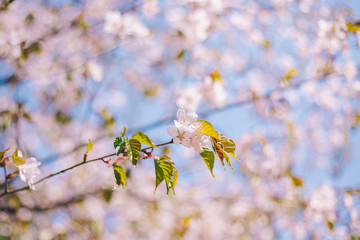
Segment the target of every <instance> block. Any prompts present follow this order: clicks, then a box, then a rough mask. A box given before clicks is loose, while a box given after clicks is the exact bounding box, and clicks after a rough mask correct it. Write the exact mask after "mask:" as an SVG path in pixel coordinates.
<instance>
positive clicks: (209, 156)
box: [200, 147, 215, 177]
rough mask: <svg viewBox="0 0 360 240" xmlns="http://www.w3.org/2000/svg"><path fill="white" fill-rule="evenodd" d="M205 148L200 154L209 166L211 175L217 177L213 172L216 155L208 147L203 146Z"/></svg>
mask: <svg viewBox="0 0 360 240" xmlns="http://www.w3.org/2000/svg"><path fill="white" fill-rule="evenodd" d="M203 150H204V151H203V152H202V153H200V156H201V157H202V159H203V160H204V162H205V164H206V166H207V167H208V168H209V170H210V173H211V175H212V176H213V177H215V176H214V173H213V168H214V160H215V155H214V153H213V151H211V150H210V149H209V148H208V147H203Z"/></svg>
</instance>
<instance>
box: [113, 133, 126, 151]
mask: <svg viewBox="0 0 360 240" xmlns="http://www.w3.org/2000/svg"><path fill="white" fill-rule="evenodd" d="M125 146H126V142H125V141H124V139H123V138H122V137H117V138H115V139H114V148H115V151H116V156H119V155H120V154H121V153H123V152H124V149H125Z"/></svg>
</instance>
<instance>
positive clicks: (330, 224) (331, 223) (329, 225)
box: [326, 220, 334, 230]
mask: <svg viewBox="0 0 360 240" xmlns="http://www.w3.org/2000/svg"><path fill="white" fill-rule="evenodd" d="M326 224H327V226H328V228H329V229H330V230H333V229H334V223H333V222H330V221H329V220H327V221H326Z"/></svg>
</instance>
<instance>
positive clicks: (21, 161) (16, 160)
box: [12, 148, 25, 167]
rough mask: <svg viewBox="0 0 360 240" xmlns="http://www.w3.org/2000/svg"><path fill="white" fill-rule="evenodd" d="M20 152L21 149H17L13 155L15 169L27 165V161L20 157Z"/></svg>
mask: <svg viewBox="0 0 360 240" xmlns="http://www.w3.org/2000/svg"><path fill="white" fill-rule="evenodd" d="M18 150H19V149H18V148H17V149H16V150H15V152H14V153H13V155H12V159H13V162H14V165H15V167H18V166H20V165H23V164H25V159H24V158H22V157H19V156H18Z"/></svg>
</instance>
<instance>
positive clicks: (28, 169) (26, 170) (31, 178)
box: [19, 157, 41, 190]
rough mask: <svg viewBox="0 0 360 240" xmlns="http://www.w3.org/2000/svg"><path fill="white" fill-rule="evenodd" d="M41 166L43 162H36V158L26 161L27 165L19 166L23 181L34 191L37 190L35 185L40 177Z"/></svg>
mask: <svg viewBox="0 0 360 240" xmlns="http://www.w3.org/2000/svg"><path fill="white" fill-rule="evenodd" d="M40 164H41V162H39V161H38V160H36V158H33V157H31V158H29V159H27V160H26V163H25V164H23V165H20V166H19V172H20V178H21V180H22V181H24V182H26V183H27V184H28V185H29V188H31V189H32V190H35V185H34V183H35V181H36V179H37V177H38V176H39V175H40V170H39V166H40Z"/></svg>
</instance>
